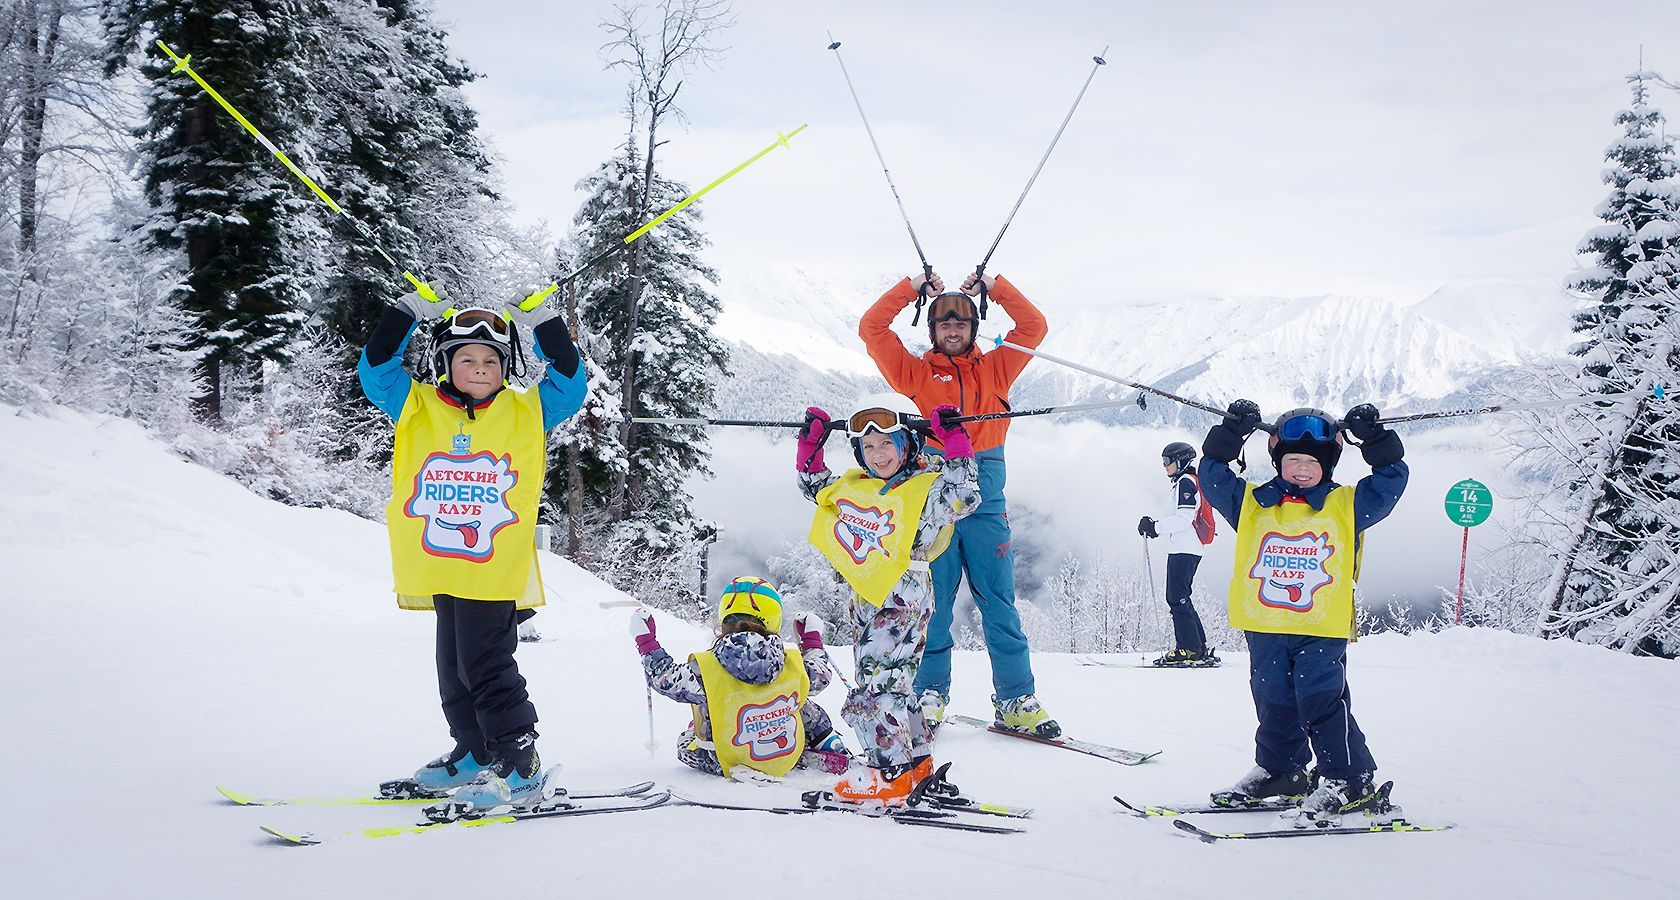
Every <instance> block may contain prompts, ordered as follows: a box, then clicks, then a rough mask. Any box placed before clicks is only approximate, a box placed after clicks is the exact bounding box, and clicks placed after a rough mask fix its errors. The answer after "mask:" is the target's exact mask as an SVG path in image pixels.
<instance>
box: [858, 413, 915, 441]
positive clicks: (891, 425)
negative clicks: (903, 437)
mask: <svg viewBox="0 0 1680 900" xmlns="http://www.w3.org/2000/svg"><path fill="white" fill-rule="evenodd" d="M909 418H910V417H909V416H907V415H906V414H904V413H899V412H894V411H893V410H890V409H880V408H876V409H860V410H858V411H857V412H855V413H852V415H851V417H850V418H848V419H846V433H847V434H850V435H853V436H861V435H863V434H865V433H866V432H869V431H876V432H879V433H881V434H892V433H893V432H895V431H904V430H906V429H908V428H910V427H911V425H910V422H909V421H908V419H909Z"/></svg>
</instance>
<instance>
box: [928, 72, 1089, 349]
mask: <svg viewBox="0 0 1680 900" xmlns="http://www.w3.org/2000/svg"><path fill="white" fill-rule="evenodd" d="M1107 54H1108V48H1107V47H1104V48H1103V50H1102V53H1099V54H1097V55H1096V56H1093V57H1091V61H1092V62H1093V63H1095V65H1093V66H1091V74H1089V75H1087V76H1085V83H1084V84H1082V85H1080V86H1079V95H1078V96H1076V97H1074V98H1073V105H1072V106H1070V107H1068V111H1067V115H1066V116H1063V117H1062V125H1061V127H1060V128H1057V129H1056V135H1055V136H1054V137H1052V138H1051V139H1050V146H1048V147H1046V148H1044V155H1043V156H1042V157H1040V158H1039V160H1038V168H1035V169H1033V173H1032V177H1031V178H1028V179H1027V186H1026V187H1024V188H1021V196H1019V197H1016V198H1015V206H1014V207H1013V208H1011V209H1010V210H1009V215H1008V216H1007V217H1005V218H1004V220H1003V227H1002V228H999V229H998V233H997V237H996V238H993V239H992V246H991V249H989V250H987V251H986V256H985V258H984V259H982V260H980V264H979V265H977V266H975V267H974V275H975V278H976V280H977V281H978V282H979V288H980V318H982V319H984V318H986V278H985V275H986V264H987V263H989V262H991V261H992V254H993V253H996V252H997V248H998V244H1000V243H1003V233H1004V232H1005V231H1008V230H1009V225H1010V223H1011V222H1014V221H1015V214H1016V213H1018V212H1020V211H1021V204H1022V203H1023V202H1025V201H1026V199H1027V192H1028V191H1030V190H1032V186H1033V182H1035V181H1037V180H1038V173H1040V172H1042V171H1044V164H1045V163H1046V162H1049V161H1050V152H1051V151H1052V150H1055V149H1056V142H1057V141H1060V140H1061V139H1062V132H1064V131H1066V130H1067V127H1068V123H1069V122H1071V121H1073V112H1074V110H1076V109H1078V108H1079V101H1081V100H1083V99H1085V89H1086V88H1088V87H1090V86H1091V79H1093V78H1095V77H1097V70H1098V69H1100V68H1102V67H1103V66H1106V65H1108V61H1107V60H1105V59H1103V57H1104V56H1106V55H1107ZM910 324H912V325H914V324H915V323H914V322H912V323H910Z"/></svg>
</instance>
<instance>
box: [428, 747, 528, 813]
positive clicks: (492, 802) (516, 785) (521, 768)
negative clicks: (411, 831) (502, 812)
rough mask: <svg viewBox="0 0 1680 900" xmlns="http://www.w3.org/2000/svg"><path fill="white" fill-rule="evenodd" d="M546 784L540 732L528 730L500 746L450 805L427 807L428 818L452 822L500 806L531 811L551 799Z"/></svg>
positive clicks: (448, 803) (457, 791)
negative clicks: (538, 733)
mask: <svg viewBox="0 0 1680 900" xmlns="http://www.w3.org/2000/svg"><path fill="white" fill-rule="evenodd" d="M555 768H559V767H558V766H556V767H555ZM545 781H546V779H545V777H544V774H543V770H542V759H541V758H540V757H538V756H537V733H536V732H535V731H527V732H525V733H524V734H521V735H519V736H518V737H515V738H513V739H512V740H509V741H506V742H501V743H499V744H498V746H497V747H496V749H495V758H494V759H493V760H491V762H490V764H489V765H488V766H485V767H484V768H483V769H481V770H479V773H478V775H477V776H476V777H474V778H473V779H472V780H471V781H469V782H467V783H466V784H464V785H461V787H460V788H459V789H457V790H456V791H455V793H454V795H453V796H451V797H450V798H449V801H448V802H446V803H441V804H437V805H434V806H429V807H427V808H426V817H427V818H429V819H431V820H432V821H434V822H449V821H454V820H455V819H460V818H474V817H477V816H482V815H485V814H487V813H489V812H490V811H491V810H493V809H496V808H498V807H510V808H513V809H530V808H532V807H535V806H536V805H537V804H539V803H541V802H542V801H543V800H545V799H548V798H547V797H546V796H545V794H546V793H548V791H545V789H544V782H545Z"/></svg>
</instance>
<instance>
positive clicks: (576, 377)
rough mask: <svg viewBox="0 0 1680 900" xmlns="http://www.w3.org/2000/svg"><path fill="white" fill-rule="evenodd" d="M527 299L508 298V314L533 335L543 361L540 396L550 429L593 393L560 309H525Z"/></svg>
mask: <svg viewBox="0 0 1680 900" xmlns="http://www.w3.org/2000/svg"><path fill="white" fill-rule="evenodd" d="M524 299H525V298H524V297H523V296H521V297H518V298H516V299H514V300H510V301H508V304H507V314H508V318H510V319H512V320H513V321H514V322H516V323H518V325H519V327H521V328H523V329H525V331H526V332H528V333H529V334H530V335H531V347H532V349H533V350H535V351H536V354H537V358H538V359H540V360H542V362H543V366H544V371H543V378H542V381H540V382H538V383H537V395H538V396H539V397H541V398H542V410H543V429H544V430H547V429H550V428H553V427H554V426H556V425H559V424H560V423H561V422H564V421H566V420H567V419H569V418H571V417H572V416H574V415H576V414H577V411H578V410H580V409H582V408H583V401H584V400H585V399H586V398H587V397H588V395H589V377H588V375H587V374H586V373H585V372H584V367H583V359H582V357H581V356H579V354H578V348H577V344H576V343H574V342H573V341H572V333H571V332H570V331H569V330H567V328H566V322H565V320H564V319H561V318H560V315H559V313H558V311H556V310H555V309H554V307H552V306H549V305H548V304H546V303H544V304H541V305H539V306H538V307H537V308H536V309H533V310H525V309H521V308H520V306H519V303H520V301H522V300H524Z"/></svg>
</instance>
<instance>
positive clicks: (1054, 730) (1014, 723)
mask: <svg viewBox="0 0 1680 900" xmlns="http://www.w3.org/2000/svg"><path fill="white" fill-rule="evenodd" d="M992 709H993V710H995V711H996V713H997V716H996V719H995V721H994V723H993V724H995V725H996V726H997V727H999V728H1003V729H1006V730H1008V731H1018V732H1020V733H1022V734H1028V735H1032V736H1033V737H1039V738H1045V739H1049V738H1056V737H1061V736H1062V726H1060V725H1058V724H1056V720H1055V719H1052V718H1050V714H1049V713H1047V712H1045V711H1044V707H1043V706H1040V705H1039V703H1038V698H1037V697H1034V696H1033V695H1031V694H1027V695H1026V696H1023V697H1016V698H1014V699H1013V700H999V699H998V698H996V697H993V698H992Z"/></svg>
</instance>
